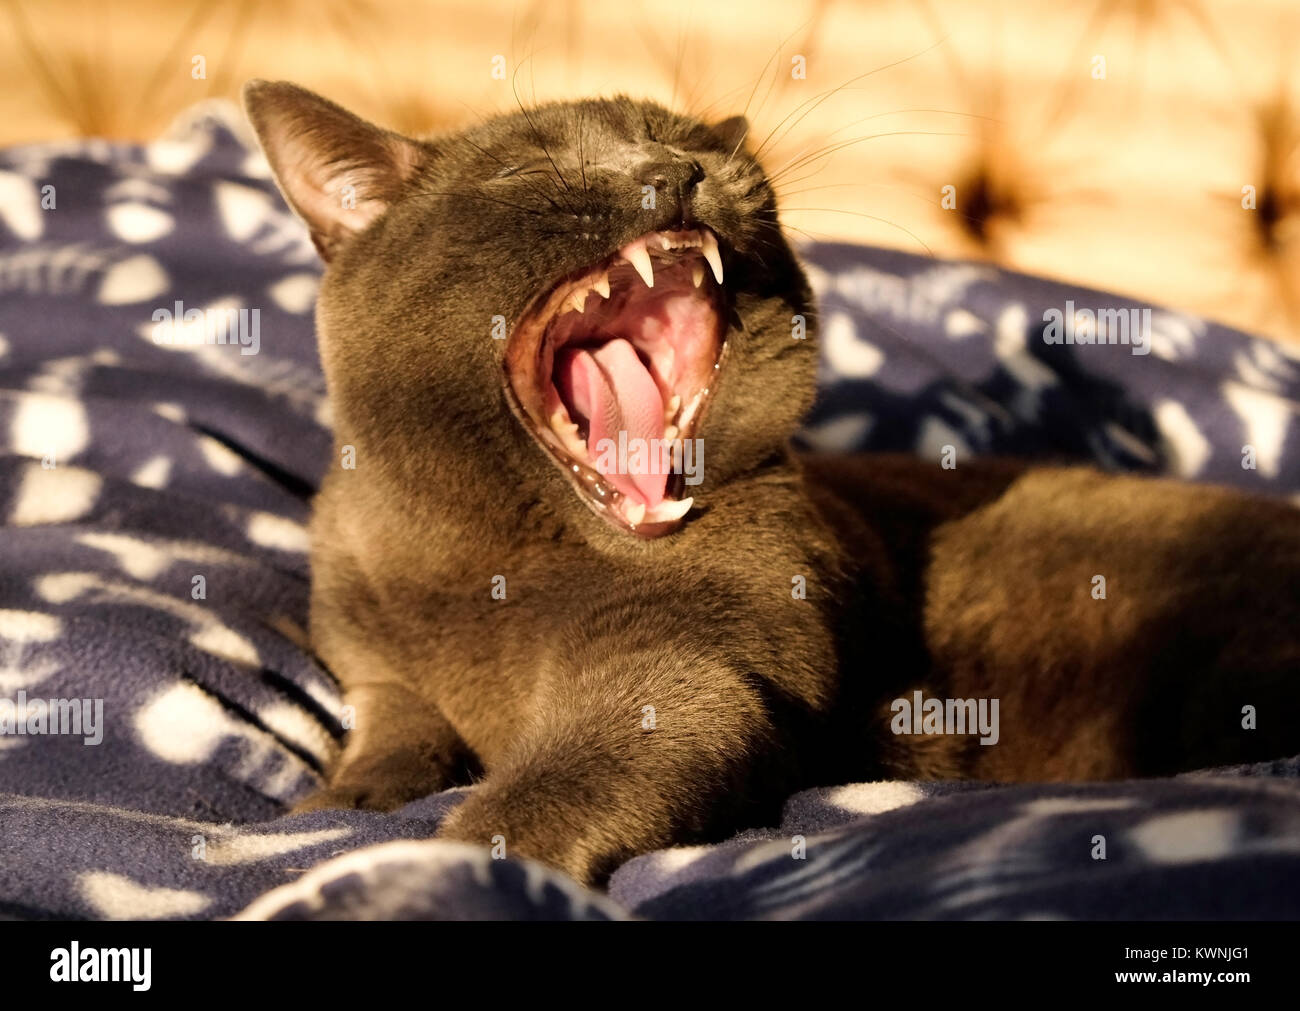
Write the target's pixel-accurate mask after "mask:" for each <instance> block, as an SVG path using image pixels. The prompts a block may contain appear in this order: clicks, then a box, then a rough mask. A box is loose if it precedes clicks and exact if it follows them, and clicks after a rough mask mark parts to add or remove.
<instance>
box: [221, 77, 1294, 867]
mask: <svg viewBox="0 0 1300 1011" xmlns="http://www.w3.org/2000/svg"><path fill="white" fill-rule="evenodd" d="M244 96H245V103H246V107H247V110H248V114H249V117H250V119H251V121H252V122H253V124H254V126H255V128H256V130H257V133H258V136H259V138H260V140H261V143H262V145H263V147H264V149H265V151H266V153H267V155H268V158H269V160H270V163H271V165H272V167H273V169H274V171H275V174H276V178H277V179H278V181H279V184H280V186H281V189H282V190H283V192H284V194H285V196H286V197H287V199H288V201H289V203H290V204H291V205H292V206H293V208H294V209H295V211H297V213H298V214H299V215H300V216H301V217H302V218H303V219H304V220H305V221H306V222H307V224H308V226H309V227H310V229H311V234H312V238H313V240H314V242H315V244H316V246H317V248H318V249H319V250H320V253H321V255H322V257H323V258H324V259H325V260H326V261H327V263H328V267H327V270H326V273H325V276H324V280H323V282H322V286H321V291H320V298H319V304H318V310H317V320H318V330H319V337H320V353H321V358H322V362H323V364H324V369H325V374H326V378H327V381H328V384H329V391H330V395H331V398H332V402H333V406H334V413H335V419H336V420H335V437H336V449H337V452H338V455H337V456H336V461H335V465H334V466H332V467H331V468H330V469H329V471H328V473H327V474H326V476H325V479H324V482H323V485H322V488H321V491H320V494H319V497H318V499H317V501H316V505H315V513H314V518H313V527H312V539H313V546H312V568H313V583H312V613H311V635H312V642H313V645H314V648H315V649H316V651H317V652H318V654H319V656H320V657H321V659H322V660H323V661H324V662H325V664H326V665H327V666H328V667H329V668H330V669H331V670H332V671H333V672H334V674H335V675H336V676H337V677H338V678H339V680H340V682H341V684H342V686H343V688H344V690H345V693H346V701H347V702H348V703H349V704H350V705H352V706H355V707H356V720H355V729H353V730H352V731H351V734H350V736H349V738H348V740H347V744H346V747H345V749H344V751H343V753H342V757H341V759H340V760H339V762H338V764H337V767H336V768H334V769H333V770H331V774H330V777H329V782H328V785H327V786H326V787H325V788H324V789H322V790H321V791H320V792H318V793H317V794H315V795H313V796H312V797H309V798H308V799H307V800H306V801H304V802H303V803H302V804H301V805H300V809H304V810H307V809H313V808H320V807H365V808H376V809H388V808H393V807H396V806H399V805H401V804H403V803H406V802H408V801H411V800H414V799H417V798H419V797H422V796H425V795H427V794H429V793H432V792H434V791H437V790H441V789H444V788H446V787H448V786H450V785H453V784H454V783H458V782H465V781H467V780H469V779H476V780H481V781H479V782H477V784H476V786H475V788H474V790H473V791H472V792H471V793H470V795H469V797H468V799H466V800H465V801H464V802H463V803H462V804H461V806H460V807H458V808H457V809H456V810H455V811H454V812H453V813H452V814H451V815H450V816H449V817H448V818H447V820H446V821H445V822H444V824H443V825H442V826H441V828H440V832H439V834H440V835H441V836H444V837H448V838H455V839H462V840H470V841H476V842H480V843H483V844H485V845H486V844H488V843H489V841H490V840H492V839H493V838H494V837H497V836H500V837H503V838H504V840H505V844H506V848H507V852H509V853H510V854H512V855H522V856H528V857H533V858H536V859H540V860H542V861H545V862H547V863H549V864H552V865H554V866H556V867H559V868H562V869H563V870H565V871H567V872H568V873H570V874H572V875H573V876H574V877H576V878H578V879H580V880H583V881H589V882H599V881H601V880H602V879H603V878H604V877H605V876H606V875H607V874H608V873H609V872H610V870H612V869H613V868H614V867H615V866H617V865H618V864H619V863H620V862H622V861H623V860H626V859H627V858H628V857H630V856H633V855H635V854H638V853H641V852H644V851H646V850H649V849H653V848H657V847H663V846H668V845H672V844H675V843H681V842H688V841H692V840H697V839H708V838H716V837H718V836H719V835H721V834H723V833H726V832H729V831H734V830H735V829H736V828H737V827H740V826H743V825H745V824H753V823H758V822H761V821H765V820H770V819H772V818H774V817H775V816H776V814H777V812H779V806H780V803H781V800H782V798H783V797H785V796H786V795H788V793H789V792H790V791H791V790H793V789H796V788H798V787H800V786H805V785H809V784H813V783H819V782H823V783H825V782H843V781H848V780H851V779H860V778H866V777H874V778H879V777H881V776H913V777H915V776H953V777H971V776H976V777H983V778H991V779H1067V778H1104V777H1115V776H1125V775H1134V774H1142V773H1164V772H1170V771H1175V770H1177V769H1183V768H1191V767H1194V766H1197V765H1201V764H1208V763H1210V762H1220V761H1245V760H1249V759H1252V758H1257V757H1270V756H1275V755H1280V754H1283V753H1286V752H1287V751H1292V752H1293V751H1296V750H1300V725H1297V724H1296V723H1295V722H1294V721H1286V720H1283V719H1282V714H1283V713H1285V712H1288V711H1289V712H1291V714H1292V716H1294V713H1295V711H1296V705H1295V703H1296V701H1297V690H1296V685H1297V681H1296V675H1297V673H1300V632H1298V631H1297V630H1300V620H1298V619H1300V512H1297V511H1296V510H1294V509H1291V508H1290V507H1289V506H1287V505H1286V504H1284V503H1276V502H1271V501H1266V500H1263V499H1258V498H1251V497H1248V496H1245V495H1242V494H1239V493H1235V492H1230V491H1227V490H1221V489H1199V490H1191V489H1189V488H1186V487H1184V486H1182V485H1179V484H1176V483H1172V482H1162V481H1149V480H1141V479H1136V478H1116V477H1106V476H1103V475H1100V474H1097V473H1094V472H1092V471H1090V470H1087V469H1081V468H1029V467H1027V466H1026V465H1025V464H1020V463H1013V462H998V461H993V462H988V463H970V464H967V465H964V466H962V467H959V468H958V470H957V471H954V472H949V471H943V470H941V469H940V468H939V467H938V466H937V465H935V464H932V463H928V462H925V461H920V460H911V459H903V458H895V457H873V458H845V459H818V458H811V459H800V458H798V457H796V455H794V454H793V453H792V451H791V450H790V449H789V447H788V445H787V442H788V439H789V436H790V435H791V433H792V432H793V431H794V429H795V427H796V424H797V422H798V421H799V419H800V418H801V417H802V415H803V414H804V412H805V411H806V410H807V408H808V407H809V406H810V403H811V399H812V396H813V389H814V368H815V355H816V345H815V339H813V338H814V337H815V311H814V307H813V304H812V301H811V295H810V292H809V288H808V285H807V282H806V280H805V277H804V274H803V272H802V270H801V269H800V267H799V265H798V262H797V260H796V258H795V256H794V254H793V252H792V250H791V249H790V247H789V245H788V244H787V242H786V240H785V238H784V236H783V234H782V232H781V229H780V227H779V222H778V217H777V211H776V202H775V197H774V194H773V191H772V188H771V186H770V185H769V183H768V181H767V179H766V177H765V175H764V173H763V171H762V169H761V167H760V166H759V164H758V163H757V161H756V160H755V159H754V158H753V157H751V156H750V154H749V153H748V152H747V148H746V135H747V133H748V125H747V124H746V122H745V121H744V120H743V119H729V120H725V121H723V122H720V123H714V124H706V123H704V122H700V121H698V120H696V119H693V118H690V117H687V116H682V115H677V114H674V113H672V112H670V111H668V110H666V109H664V108H662V107H660V106H658V105H655V104H653V103H649V102H638V101H633V100H631V99H627V98H615V99H610V100H589V101H579V102H569V103H558V104H551V105H544V106H541V107H538V108H534V109H529V110H526V111H525V110H522V109H521V111H520V112H518V113H516V114H512V115H509V116H502V117H497V118H493V119H490V120H488V121H487V122H485V123H484V124H482V125H481V126H478V127H475V128H472V129H469V130H466V131H464V132H461V133H458V134H454V135H450V136H446V137H442V138H438V139H435V140H430V141H417V140H412V139H409V138H406V137H403V136H400V135H397V134H394V133H391V132H387V131H384V130H382V129H379V128H377V127H375V126H372V125H370V124H368V123H366V122H364V121H362V120H360V119H358V118H357V117H355V116H353V115H351V114H350V113H348V112H346V111H344V110H343V109H341V108H339V107H338V106H336V105H334V104H333V103H330V102H328V101H326V100H324V99H322V98H320V97H318V96H316V95H313V94H311V93H310V92H307V91H304V90H302V89H301V88H297V87H295V86H293V85H289V84H283V83H275V84H269V83H264V82H252V83H250V84H249V85H248V86H247V87H246V89H245V92H244ZM805 333H806V335H807V339H799V338H800V337H803V336H804V335H805ZM706 449H707V453H705V450H706ZM345 455H346V456H347V457H348V459H350V460H354V461H355V467H354V468H352V467H343V466H341V465H340V462H339V461H341V460H342V459H343V458H344V457H345ZM1096 572H1107V573H1111V574H1112V585H1113V586H1115V587H1116V588H1117V590H1120V591H1121V592H1122V597H1121V599H1120V600H1119V601H1112V606H1111V607H1110V609H1109V610H1103V609H1099V608H1098V607H1097V605H1096V601H1094V600H1093V599H1092V598H1091V596H1090V594H1089V588H1090V586H1091V585H1092V584H1091V577H1092V575H1093V574H1094V573H1096ZM914 690H923V691H924V692H925V694H926V695H928V696H940V697H943V696H956V697H962V698H965V697H971V698H974V697H980V698H998V699H1000V700H1001V727H1000V733H999V740H998V743H997V745H995V746H991V747H985V746H981V745H980V744H979V743H978V740H977V739H975V738H971V737H969V736H966V737H962V736H938V737H929V736H921V737H913V736H900V735H898V734H896V733H891V731H890V724H891V700H893V699H896V698H898V697H911V693H912V692H913V691H914ZM1245 704H1250V705H1252V706H1255V707H1257V708H1258V710H1259V712H1260V714H1261V716H1260V724H1259V729H1258V730H1256V731H1254V732H1247V731H1245V730H1243V729H1242V726H1241V716H1240V713H1241V709H1242V706H1243V705H1245ZM1288 707H1289V710H1288ZM1264 714H1268V715H1267V718H1266V717H1265V715H1264Z"/></svg>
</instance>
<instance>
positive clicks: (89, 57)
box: [0, 0, 1300, 342]
mask: <svg viewBox="0 0 1300 1011" xmlns="http://www.w3.org/2000/svg"><path fill="white" fill-rule="evenodd" d="M0 3H3V4H4V6H5V10H4V12H3V16H2V17H0V25H3V26H4V29H3V32H0V142H2V143H4V144H6V145H8V144H17V143H25V142H30V141H42V140H51V139H56V138H67V137H78V136H90V135H93V136H103V137H112V138H132V139H141V140H144V139H150V138H152V137H156V136H158V135H159V134H160V133H162V132H163V131H164V130H165V129H166V126H167V124H168V123H169V122H170V121H171V119H172V118H173V117H174V116H176V115H177V114H178V113H179V112H180V111H181V110H182V109H184V108H186V107H187V106H189V105H191V104H193V103H195V102H198V101H200V100H203V99H211V98H233V97H235V96H236V95H237V93H238V89H239V86H240V84H241V83H242V82H243V81H244V80H246V79H247V78H250V77H266V78H286V79H290V80H293V81H297V82H298V83H301V84H303V85H306V86H307V87H310V88H313V89H315V90H317V91H319V92H321V93H322V94H325V95H327V96H329V97H331V98H333V99H335V100H336V101H339V102H341V103H342V104H344V105H346V106H348V107H350V108H352V109H354V110H356V111H357V112H359V113H361V114H363V115H365V116H367V117H369V118H372V119H374V120H376V121H378V122H381V123H383V124H385V125H387V126H391V127H394V128H397V129H401V130H405V131H408V132H413V133H427V132H436V131H439V130H445V129H452V128H455V127H457V126H459V125H462V124H466V123H469V122H472V121H474V120H475V119H476V118H481V117H484V116H488V115H491V114H492V113H494V112H497V111H505V110H508V109H511V108H514V107H516V103H517V102H521V101H522V102H524V103H534V102H540V101H545V100H547V99H553V98H568V97H574V96H578V95H590V94H608V93H612V92H619V91H622V92H627V93H629V94H632V95H635V96H639V97H640V96H644V97H652V98H657V99H659V100H661V101H663V102H665V103H670V104H673V105H676V106H678V107H681V108H683V109H685V110H686V111H693V112H697V113H699V114H701V115H706V116H709V117H716V118H723V117H724V116H726V115H729V114H733V113H738V112H742V111H747V112H748V115H749V117H750V119H751V121H752V122H753V124H754V133H753V136H754V137H756V138H764V137H768V136H769V134H770V140H769V141H768V143H767V144H766V146H765V147H764V157H763V160H764V162H765V164H766V165H767V166H768V168H769V170H771V171H777V170H783V174H782V176H781V180H782V185H781V186H780V187H779V189H780V192H781V196H782V203H783V207H784V215H783V217H784V220H785V222H786V224H787V226H788V227H789V228H790V230H791V232H792V233H793V234H794V235H795V236H798V235H807V236H812V237H816V238H836V239H849V240H854V241H861V242H869V243H874V244H879V245H886V246H892V247H896V248H900V249H906V250H909V251H913V252H920V253H926V252H932V253H933V254H934V255H937V256H959V257H973V258H979V259H987V260H992V261H995V262H997V263H999V264H1003V265H1005V266H1008V267H1011V268H1014V269H1017V270H1023V271H1027V272H1030V273H1036V274H1043V275H1048V276H1052V277H1057V278H1061V279H1064V280H1068V281H1071V282H1076V283H1080V284H1085V285H1090V286H1094V287H1098V288H1104V289H1107V290H1112V291H1116V292H1119V293H1123V294H1127V295H1131V296H1133V297H1136V298H1143V299H1150V300H1153V301H1155V302H1158V303H1163V304H1167V305H1170V306H1173V307H1175V308H1179V309H1185V310H1190V311H1192V312H1196V313H1200V314H1203V315H1206V316H1209V317H1211V318H1214V319H1218V320H1221V321H1223V322H1226V323H1229V324H1231V325H1234V326H1237V327H1240V328H1242V329H1245V330H1248V331H1251V332H1255V333H1262V334H1268V335H1272V336H1275V337H1281V338H1284V339H1288V340H1292V341H1298V342H1300V58H1298V53H1297V42H1298V41H1300V3H1297V0H1042V2H1036V0H749V2H738V0H709V2H697V3H681V2H676V0H654V2H649V0H626V2H620V3H611V2H600V0H553V2H536V0H534V2H525V0H455V2H442V0H440V2H417V0H319V2H310V3H309V2H306V0H282V2H277V3H252V2H247V0H221V2H213V0H188V2H187V0H45V2H37V0H0ZM494 67H504V68H505V73H504V74H503V75H498V76H494V74H493V69H494ZM801 68H802V70H803V74H802V76H801V75H800V70H801ZM200 71H201V73H200ZM945 187H951V189H947V190H945ZM945 194H947V195H948V197H949V199H945Z"/></svg>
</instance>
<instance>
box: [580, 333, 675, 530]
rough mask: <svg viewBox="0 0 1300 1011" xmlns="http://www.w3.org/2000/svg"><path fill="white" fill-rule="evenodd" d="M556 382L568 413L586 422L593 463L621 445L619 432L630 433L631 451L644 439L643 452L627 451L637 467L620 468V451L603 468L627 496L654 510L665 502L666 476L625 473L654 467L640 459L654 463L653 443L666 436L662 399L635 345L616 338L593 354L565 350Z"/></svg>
mask: <svg viewBox="0 0 1300 1011" xmlns="http://www.w3.org/2000/svg"><path fill="white" fill-rule="evenodd" d="M556 379H557V385H558V387H559V389H560V392H561V393H562V394H563V395H564V399H565V401H566V403H567V404H568V406H569V410H570V412H571V413H572V412H575V411H576V412H577V414H579V415H581V416H582V417H584V418H586V419H587V447H588V451H589V452H590V453H591V456H592V458H593V459H595V460H600V459H601V457H602V450H603V449H604V448H605V446H607V445H613V446H614V447H617V446H618V433H619V432H626V433H627V442H628V445H629V447H631V446H632V440H633V439H644V440H645V451H644V452H643V453H641V454H639V455H634V454H633V453H632V451H631V450H630V449H629V452H628V462H630V463H631V464H633V466H628V467H626V468H624V467H623V466H622V465H621V464H622V461H619V459H618V457H617V449H615V451H614V453H611V454H605V458H606V459H608V460H610V461H612V463H613V465H612V466H610V467H607V468H605V470H607V471H609V473H608V474H607V479H608V480H609V482H610V483H611V484H613V485H614V487H615V488H617V489H618V490H619V491H621V492H622V493H623V494H624V495H627V496H629V497H631V498H632V499H633V500H635V501H639V502H643V503H644V504H645V505H646V506H648V507H650V508H654V507H655V506H657V505H658V504H659V503H660V502H662V501H663V497H664V488H665V486H666V484H667V481H668V475H667V474H646V473H631V474H628V473H622V472H621V471H622V470H624V469H627V470H649V469H651V467H650V466H646V467H637V466H635V464H636V462H637V459H638V456H639V459H640V460H643V461H645V462H646V463H647V464H649V463H650V461H651V459H652V452H651V450H654V451H655V452H657V450H658V444H657V443H651V441H650V440H651V439H662V438H663V434H664V399H663V395H662V394H661V393H660V392H659V387H658V386H657V385H656V384H655V381H654V377H653V376H651V375H650V372H649V370H648V369H646V367H645V366H644V365H642V364H641V359H640V358H639V357H637V353H636V349H635V348H634V347H632V344H631V343H630V342H629V341H626V340H623V339H622V338H616V339H615V340H611V341H607V342H606V343H605V344H602V345H601V346H600V347H599V348H596V349H595V350H587V349H578V350H573V351H567V352H561V356H560V361H559V362H558V363H557V368H556ZM603 439H609V440H610V443H605V444H602V440H603ZM653 469H655V470H659V469H662V468H659V467H654V468H653Z"/></svg>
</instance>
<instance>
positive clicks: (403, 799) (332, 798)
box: [289, 753, 454, 814]
mask: <svg viewBox="0 0 1300 1011" xmlns="http://www.w3.org/2000/svg"><path fill="white" fill-rule="evenodd" d="M453 785H454V783H453V778H452V775H451V772H450V769H449V768H448V767H447V766H446V765H445V764H443V763H441V762H438V761H435V760H431V759H429V758H428V757H427V756H414V755H411V754H409V753H403V754H400V755H388V756H384V757H383V758H375V757H368V758H366V759H362V760H360V761H356V762H353V763H351V764H345V765H343V766H341V767H340V768H339V769H338V770H337V771H336V772H335V773H334V774H333V775H332V776H331V777H330V781H329V782H328V783H327V784H325V785H324V786H322V787H321V788H320V789H318V790H316V791H314V792H313V793H310V794H308V795H307V796H306V797H304V798H303V799H302V800H300V801H298V802H297V803H296V804H294V806H293V807H292V808H291V809H290V812H289V813H290V814H302V813H303V812H306V811H331V810H342V811H394V810H396V809H397V808H399V807H403V806H405V805H406V804H409V803H411V802H412V801H415V800H421V799H422V798H424V797H428V796H429V795H430V794H434V793H438V792H440V791H442V790H445V789H447V788H448V787H449V786H453Z"/></svg>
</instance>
